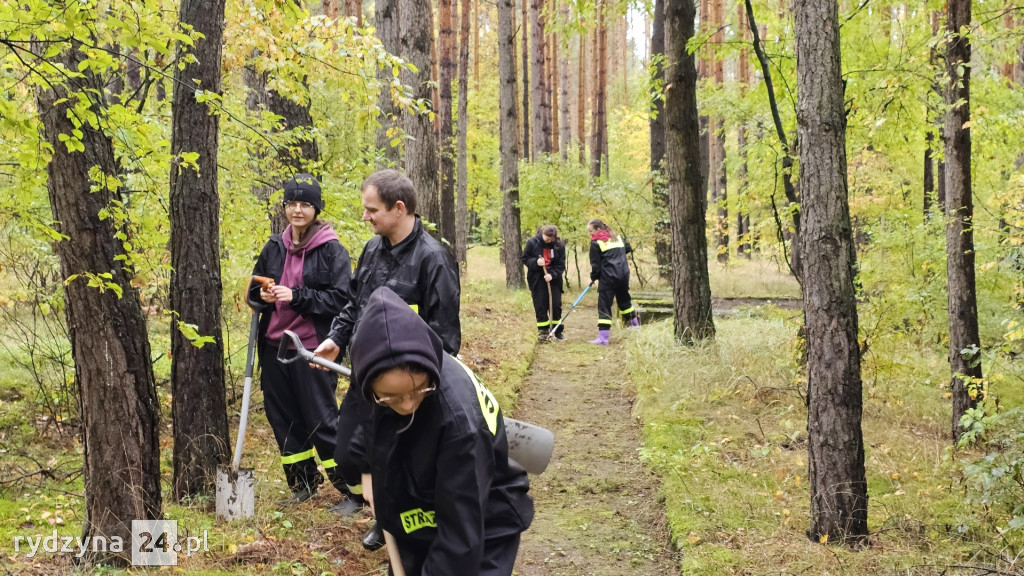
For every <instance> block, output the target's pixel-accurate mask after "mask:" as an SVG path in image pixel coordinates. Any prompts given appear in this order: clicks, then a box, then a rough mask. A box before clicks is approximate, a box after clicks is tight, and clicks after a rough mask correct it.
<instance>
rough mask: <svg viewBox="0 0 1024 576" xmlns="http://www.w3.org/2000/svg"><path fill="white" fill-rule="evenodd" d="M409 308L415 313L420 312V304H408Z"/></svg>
mask: <svg viewBox="0 0 1024 576" xmlns="http://www.w3.org/2000/svg"><path fill="white" fill-rule="evenodd" d="M409 308H412V311H413V312H415V313H417V314H419V313H420V305H419V304H409Z"/></svg>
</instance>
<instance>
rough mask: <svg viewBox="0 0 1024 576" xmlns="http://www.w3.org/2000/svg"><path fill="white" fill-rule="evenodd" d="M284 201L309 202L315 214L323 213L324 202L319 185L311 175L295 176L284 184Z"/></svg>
mask: <svg viewBox="0 0 1024 576" xmlns="http://www.w3.org/2000/svg"><path fill="white" fill-rule="evenodd" d="M284 201H285V203H286V204H287V203H288V202H309V203H310V204H312V205H313V207H314V208H316V211H317V213H318V214H319V213H320V212H323V209H324V200H323V197H322V196H321V195H320V183H319V182H317V180H316V178H314V177H313V175H312V174H296V175H295V176H292V178H291V180H288V181H286V182H285V183H284Z"/></svg>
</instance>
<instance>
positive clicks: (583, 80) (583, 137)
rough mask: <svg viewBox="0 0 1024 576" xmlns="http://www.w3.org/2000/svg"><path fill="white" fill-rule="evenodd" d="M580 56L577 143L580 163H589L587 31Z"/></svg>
mask: <svg viewBox="0 0 1024 576" xmlns="http://www.w3.org/2000/svg"><path fill="white" fill-rule="evenodd" d="M579 50H580V57H579V61H578V62H577V64H578V66H577V69H578V72H577V90H576V143H577V144H578V145H579V148H580V164H582V165H584V166H585V165H586V164H587V89H588V86H587V33H586V32H585V31H584V32H580V48H579Z"/></svg>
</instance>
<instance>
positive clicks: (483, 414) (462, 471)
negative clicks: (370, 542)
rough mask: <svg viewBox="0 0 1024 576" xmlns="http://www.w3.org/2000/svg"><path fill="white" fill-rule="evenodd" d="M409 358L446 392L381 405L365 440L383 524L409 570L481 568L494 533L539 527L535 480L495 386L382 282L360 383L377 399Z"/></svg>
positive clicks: (359, 353) (369, 320)
mask: <svg viewBox="0 0 1024 576" xmlns="http://www.w3.org/2000/svg"><path fill="white" fill-rule="evenodd" d="M401 364H415V365H418V366H422V367H423V368H424V369H426V370H427V372H428V373H429V374H430V376H431V379H432V381H433V382H435V383H436V384H437V390H436V391H435V392H432V393H431V394H429V395H428V396H426V397H425V398H424V399H423V402H422V403H421V404H420V406H419V408H418V409H417V410H416V412H415V413H414V414H413V415H412V416H402V415H399V414H398V413H397V412H395V411H394V410H392V409H391V408H388V407H383V406H379V405H377V404H373V406H374V410H373V418H372V420H371V421H370V422H369V423H368V424H367V425H365V426H363V427H362V428H361V429H360V432H359V434H358V435H357V438H356V439H355V442H356V443H357V444H358V445H359V449H360V450H362V451H365V452H366V454H367V455H368V457H369V462H370V469H371V473H372V475H373V494H374V496H375V498H374V500H375V501H374V508H375V510H376V516H377V522H378V523H379V524H380V526H381V527H382V528H383V529H384V530H387V531H388V532H390V533H391V534H392V535H393V536H394V537H395V540H396V543H397V544H398V549H399V550H400V551H401V556H402V564H403V566H404V567H405V571H406V573H407V574H410V575H414V574H415V575H421V574H422V575H427V574H431V575H438V576H442V575H443V576H451V575H455V574H458V575H460V576H472V575H474V574H478V573H479V566H480V560H481V557H482V555H483V551H484V547H485V545H486V542H487V541H488V540H490V539H499V538H506V537H509V536H512V535H515V534H518V533H521V532H523V531H524V530H526V529H527V528H528V527H529V526H530V522H531V521H532V520H533V499H532V498H531V497H530V496H529V494H528V491H529V479H528V478H527V475H526V472H525V471H524V470H523V469H522V468H521V467H520V466H519V465H518V464H517V463H516V462H515V461H514V460H509V457H508V441H507V439H506V436H505V423H504V419H503V416H502V413H501V411H500V410H499V409H498V406H497V403H496V402H495V400H494V397H493V396H492V395H491V393H490V392H489V391H488V390H487V389H486V388H484V387H483V386H482V385H481V384H480V383H479V382H478V381H477V379H476V377H475V376H474V375H473V373H472V372H471V371H470V370H469V368H467V367H466V366H465V365H464V364H462V363H461V362H459V361H458V360H457V359H455V358H454V357H452V356H450V355H448V354H446V353H444V351H443V349H442V346H441V340H440V338H438V337H437V335H436V334H435V333H434V332H432V331H431V330H430V328H428V327H427V325H426V324H424V323H423V322H422V320H421V319H420V318H417V317H416V315H415V314H413V313H412V312H411V310H410V309H409V307H408V306H407V305H406V304H405V303H404V302H403V301H402V300H401V299H400V298H398V297H397V296H396V295H395V294H394V293H392V292H390V291H389V290H387V289H385V288H382V289H380V290H377V291H376V292H374V293H373V295H372V296H371V297H370V299H369V302H367V304H366V307H365V309H364V310H363V317H362V319H361V320H360V326H359V328H357V329H356V333H355V336H354V337H353V339H352V370H353V373H352V383H353V385H354V386H357V387H358V389H359V390H360V391H361V392H362V394H363V396H364V397H365V398H367V399H368V400H369V401H370V402H372V393H373V388H372V382H373V380H374V379H375V378H376V377H377V375H379V374H380V373H381V372H383V371H385V370H388V369H390V368H393V367H395V366H398V365H401ZM410 419H412V422H411V425H410ZM407 425H408V426H409V427H408V429H406V430H404V431H401V432H400V430H402V429H403V428H404V427H406V426H407Z"/></svg>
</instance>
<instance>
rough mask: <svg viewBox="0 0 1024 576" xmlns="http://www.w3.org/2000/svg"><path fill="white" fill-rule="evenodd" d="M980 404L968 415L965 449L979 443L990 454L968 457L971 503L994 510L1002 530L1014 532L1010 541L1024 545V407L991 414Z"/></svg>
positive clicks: (966, 476)
mask: <svg viewBox="0 0 1024 576" xmlns="http://www.w3.org/2000/svg"><path fill="white" fill-rule="evenodd" d="M990 410H991V408H989V407H986V406H980V407H978V408H973V409H970V410H968V411H967V413H965V414H964V417H963V421H962V425H963V427H964V429H965V432H964V434H963V435H962V436H961V437H960V444H959V446H960V447H961V448H963V447H966V446H969V445H972V444H975V443H977V444H978V447H979V448H982V449H983V450H984V451H985V452H986V453H985V454H984V455H983V456H981V457H980V458H976V459H965V462H966V465H965V466H964V479H965V481H966V483H967V487H968V494H967V498H968V502H971V503H972V504H975V505H978V506H980V507H984V509H990V510H991V512H992V518H993V520H994V521H995V524H996V527H997V528H998V529H999V530H1000V531H1005V532H1008V533H1009V532H1013V533H1014V534H1012V535H1009V536H1007V539H1008V540H1012V541H1014V542H1016V546H1017V547H1018V549H1019V547H1021V546H1024V536H1022V531H1021V528H1024V410H1022V409H1021V408H1014V409H1012V410H1008V411H1006V412H1002V413H990V412H989V411H990Z"/></svg>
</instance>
